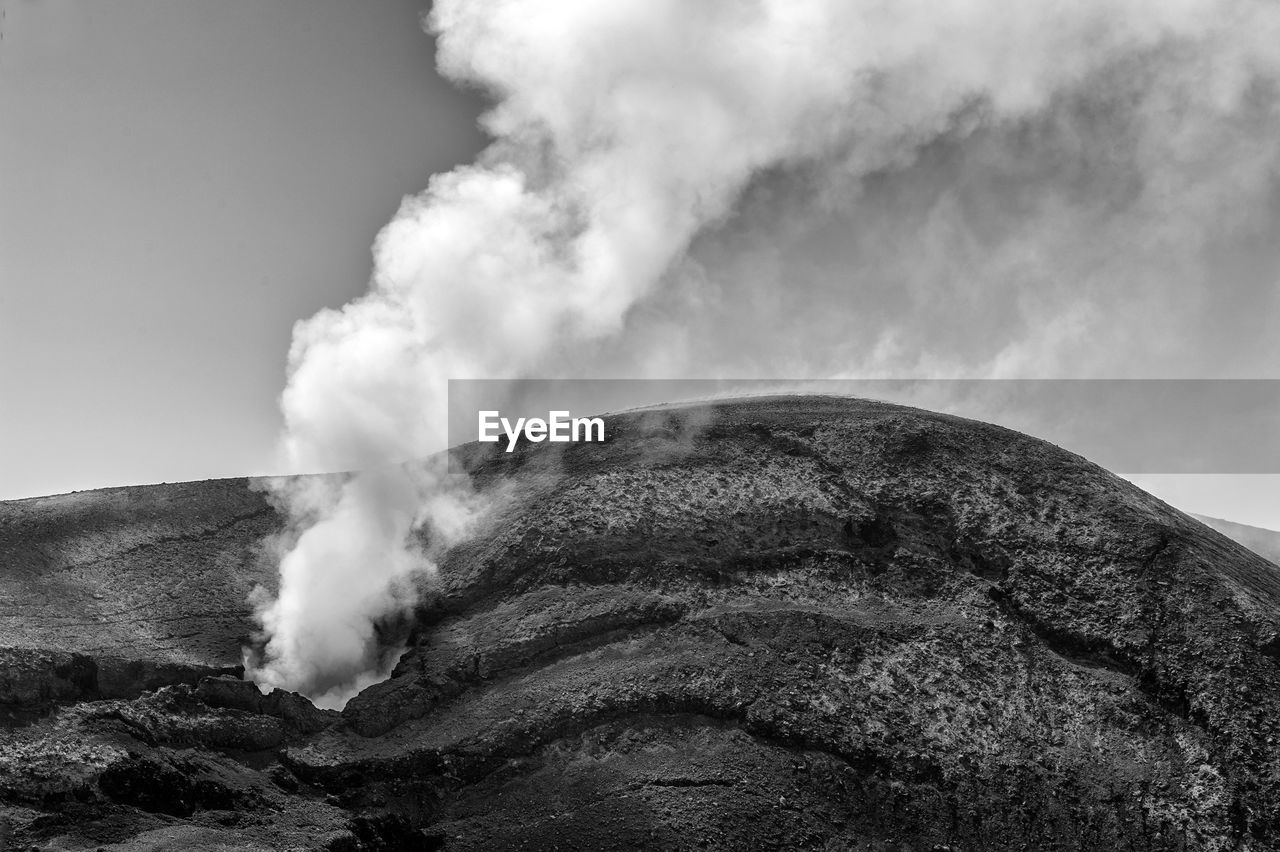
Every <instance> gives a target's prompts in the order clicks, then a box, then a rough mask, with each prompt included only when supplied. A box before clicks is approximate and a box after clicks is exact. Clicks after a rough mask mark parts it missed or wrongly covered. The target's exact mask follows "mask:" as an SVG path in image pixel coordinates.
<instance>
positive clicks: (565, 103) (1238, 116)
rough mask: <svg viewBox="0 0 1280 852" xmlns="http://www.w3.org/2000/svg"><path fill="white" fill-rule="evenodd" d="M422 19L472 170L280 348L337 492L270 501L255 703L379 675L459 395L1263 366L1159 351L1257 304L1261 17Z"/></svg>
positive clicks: (1131, 9) (765, 3) (979, 3)
mask: <svg viewBox="0 0 1280 852" xmlns="http://www.w3.org/2000/svg"><path fill="white" fill-rule="evenodd" d="M429 24H430V26H431V28H432V29H433V30H434V31H435V32H436V33H437V35H438V38H439V41H438V45H439V62H440V68H441V70H442V71H443V73H445V74H446V75H448V76H450V77H452V78H453V79H455V80H457V81H458V82H459V83H460V84H463V85H469V86H477V87H480V88H481V89H482V90H484V91H485V92H487V93H488V94H489V95H490V96H491V97H492V98H493V99H494V101H495V104H496V105H495V107H494V108H493V110H492V111H491V112H490V113H489V114H488V115H487V117H486V119H485V126H486V128H487V129H488V131H489V132H490V133H491V134H492V135H493V137H494V140H495V141H494V142H493V144H492V146H491V147H490V148H489V150H488V151H486V152H485V153H484V154H483V155H482V157H481V158H480V160H479V162H478V163H477V164H475V165H473V166H468V167H465V168H460V169H457V170H455V171H453V172H451V173H449V174H445V175H439V176H437V177H435V178H433V179H432V181H431V184H430V186H429V187H428V188H427V190H426V191H425V192H423V193H422V194H421V195H418V196H415V197H412V198H407V199H406V200H405V202H404V204H403V206H402V207H401V209H400V211H399V213H398V214H397V216H396V218H395V219H394V221H392V222H391V223H390V224H389V225H388V226H387V227H386V228H385V229H384V230H383V232H382V233H381V234H380V236H379V237H378V241H377V244H376V246H375V250H374V254H375V269H374V273H373V278H372V282H371V285H370V290H369V292H368V294H366V295H365V296H364V297H362V298H361V299H359V300H357V301H355V302H353V303H351V304H349V305H347V306H346V307H344V308H343V309H342V310H340V311H325V312H322V313H320V314H318V315H317V316H315V317H313V318H312V319H310V320H307V321H305V322H301V323H299V324H298V326H297V327H296V329H295V333H294V342H293V347H292V350H291V352H290V359H289V381H288V386H287V388H286V390H285V392H284V395H283V398H282V403H283V409H284V414H285V419H286V430H287V431H286V436H285V442H284V443H285V453H286V456H287V463H288V465H289V466H290V467H291V468H292V469H295V470H336V469H344V470H357V471H360V473H357V474H355V475H353V476H351V477H348V478H345V479H344V480H342V481H341V482H338V481H336V480H324V481H319V480H317V481H316V482H313V483H311V484H309V485H306V486H304V487H300V488H295V489H294V491H291V492H290V493H288V494H284V495H283V496H284V497H285V498H286V502H287V504H288V506H289V510H290V514H291V517H292V518H293V520H294V526H293V531H292V534H291V536H290V537H289V539H288V540H287V544H288V545H289V549H288V552H287V554H286V555H284V556H283V559H282V563H281V586H280V590H279V594H278V596H277V597H276V599H275V600H273V601H271V600H268V601H263V603H262V609H261V619H262V623H263V626H264V629H265V631H266V634H267V635H268V637H269V642H268V644H267V645H266V647H265V652H264V654H263V655H262V656H261V657H260V658H255V659H254V660H253V661H252V666H251V669H252V671H251V675H252V676H253V677H254V678H255V679H257V680H258V681H259V682H261V683H264V684H272V685H280V686H285V687H288V688H293V689H300V690H303V691H306V692H308V693H311V694H314V695H324V696H325V697H326V700H328V701H330V702H331V703H341V702H342V701H343V700H345V698H346V697H347V696H349V695H350V694H351V693H352V692H353V691H354V690H356V689H358V688H359V687H360V686H361V685H363V684H364V683H366V682H368V680H369V679H371V678H376V677H378V676H379V675H380V672H381V671H382V670H384V669H385V666H386V665H387V663H388V660H387V659H386V658H385V656H379V655H380V653H381V652H380V650H379V649H380V647H381V646H380V643H379V639H378V632H377V627H376V626H375V625H378V624H379V622H380V620H382V619H385V618H386V617H388V616H393V615H394V614H396V613H397V612H401V611H403V609H404V607H406V606H408V605H409V603H410V602H411V600H412V594H413V593H412V589H413V580H414V578H415V577H419V578H420V577H422V576H428V575H429V573H430V570H431V565H432V554H433V549H434V548H439V547H444V546H447V544H448V542H449V541H451V540H453V539H454V538H455V537H456V536H458V535H462V534H465V530H466V528H467V524H468V522H469V520H470V519H471V518H472V517H473V515H474V512H475V511H476V508H477V504H476V503H475V502H474V498H473V497H471V496H469V494H468V492H467V491H466V489H465V486H463V485H459V484H457V483H454V482H451V481H449V480H448V478H447V477H445V476H444V475H443V474H441V473H439V472H430V471H424V470H423V469H422V467H421V466H420V465H417V464H404V463H405V462H412V461H414V460H420V459H423V458H425V457H426V456H427V455H428V454H430V453H431V452H433V451H436V450H438V449H441V448H442V446H443V441H444V422H445V392H446V380H447V379H449V378H480V377H504V378H507V377H518V376H521V375H553V374H572V373H575V372H576V373H579V374H580V373H583V372H595V373H597V374H601V373H604V374H612V375H631V376H636V375H641V376H643V375H690V374H692V375H707V376H710V375H733V374H737V375H741V376H746V375H763V376H797V377H800V376H815V375H832V374H843V375H850V374H873V373H874V374H882V375H883V374H892V373H898V374H900V375H913V374H914V375H928V376H939V375H1014V374H1019V373H1020V374H1024V375H1062V374H1064V373H1070V372H1072V371H1075V372H1077V373H1081V374H1087V375H1100V374H1105V373H1108V372H1111V373H1113V374H1121V373H1123V374H1127V375H1140V374H1144V373H1149V372H1151V371H1153V370H1160V369H1163V368H1167V369H1170V370H1172V371H1173V372H1174V373H1175V374H1181V375H1187V374H1188V367H1187V366H1186V364H1187V363H1188V362H1189V361H1190V360H1192V359H1193V357H1194V356H1196V355H1197V354H1198V356H1199V358H1200V361H1199V362H1197V363H1199V364H1200V365H1201V366H1199V367H1197V370H1200V369H1208V370H1211V371H1212V370H1222V369H1231V368H1233V367H1232V365H1233V364H1234V365H1235V366H1234V369H1236V370H1237V372H1239V371H1248V370H1249V369H1250V367H1249V366H1248V365H1250V364H1254V363H1257V361H1255V360H1245V359H1240V358H1239V357H1238V353H1239V349H1240V347H1242V346H1244V347H1249V351H1250V354H1251V355H1252V356H1258V355H1259V354H1280V352H1277V351H1276V350H1275V349H1274V343H1272V342H1268V341H1273V340H1275V339H1276V337H1274V336H1271V335H1270V334H1268V332H1269V331H1272V330H1274V329H1267V328H1264V327H1262V325H1259V324H1255V325H1254V327H1253V328H1252V329H1251V330H1252V332H1253V333H1252V334H1251V335H1250V336H1249V337H1248V339H1247V340H1242V339H1237V340H1236V341H1235V351H1236V353H1237V355H1236V356H1232V355H1231V354H1230V352H1229V351H1214V352H1208V350H1207V349H1205V347H1196V346H1192V345H1188V343H1187V341H1186V340H1185V339H1179V338H1178V337H1177V336H1176V335H1178V334H1182V333H1186V332H1187V331H1188V330H1190V329H1193V328H1194V326H1193V325H1192V322H1193V321H1195V322H1197V323H1203V322H1209V323H1214V322H1218V323H1221V322H1223V321H1224V320H1223V317H1222V316H1219V315H1217V314H1215V313H1214V311H1215V308H1214V307H1213V305H1214V304H1216V303H1215V302H1213V301H1212V300H1211V299H1210V298H1209V296H1210V295H1211V294H1212V293H1213V290H1214V288H1222V287H1236V288H1237V289H1239V290H1240V291H1241V292H1242V293H1244V294H1245V297H1242V298H1243V301H1241V302H1238V303H1237V304H1244V303H1245V302H1247V303H1248V308H1247V311H1248V313H1249V314H1250V315H1255V314H1258V311H1259V307H1258V305H1259V302H1260V301H1263V300H1265V299H1274V294H1275V290H1276V287H1275V284H1276V280H1277V279H1276V268H1277V267H1276V252H1275V249H1274V246H1275V245H1276V244H1277V241H1276V239H1275V237H1276V236H1277V234H1276V224H1277V217H1276V215H1275V214H1276V209H1277V206H1278V202H1277V198H1278V197H1280V192H1278V191H1277V186H1278V185H1280V184H1278V181H1277V160H1278V157H1277V151H1276V144H1275V140H1276V139H1277V138H1280V136H1278V135H1277V133H1276V131H1277V130H1278V129H1280V127H1277V125H1278V124H1280V120H1278V118H1280V115H1278V111H1277V103H1278V100H1277V94H1276V93H1277V88H1276V87H1277V68H1278V67H1280V48H1277V47H1276V45H1278V44H1280V6H1278V5H1277V4H1276V3H1274V2H1270V0H1169V2H1160V3H1154V2H1150V0H1075V2H1070V3H1061V2H1049V1H1048V0H1045V2H1034V1H1033V2H1021V3H1009V2H1002V1H1001V0H966V2H955V3H948V2H943V3H940V2H933V0H900V2H882V0H754V2H752V1H751V0H705V2H703V0H698V2H693V0H682V2H676V0H609V2H600V0H441V2H437V4H436V6H435V8H434V10H433V12H432V14H431V16H430V18H429ZM1224 276H1225V277H1224ZM1242 310H1243V309H1242ZM1258 315H1262V314H1258ZM1271 315H1272V316H1274V313H1272V314H1271ZM1171 335H1172V338H1170V336H1171ZM1220 337H1221V335H1219V338H1220ZM1268 347H1270V348H1268ZM1189 352H1190V353H1191V355H1187V353H1189ZM1206 353H1208V355H1206ZM1209 355H1211V356H1212V357H1208V356H1209ZM1233 357H1235V358H1236V360H1235V361H1233V360H1232V358H1233ZM1118 358H1119V359H1123V360H1122V361H1117V360H1116V359H1118ZM1206 363H1207V364H1208V365H1209V366H1208V367H1204V366H1203V365H1204V364H1206ZM1272 363H1274V360H1273V361H1272ZM584 364H589V365H592V366H591V368H590V369H589V370H588V369H587V368H584V366H583V365H584ZM1167 365H1174V366H1172V367H1168V366H1167ZM1241 365H1244V366H1241ZM1192 372H1195V371H1192Z"/></svg>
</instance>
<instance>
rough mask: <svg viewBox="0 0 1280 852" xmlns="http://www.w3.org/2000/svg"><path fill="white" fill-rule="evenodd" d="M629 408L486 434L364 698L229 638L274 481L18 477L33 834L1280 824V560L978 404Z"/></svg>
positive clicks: (874, 840)
mask: <svg viewBox="0 0 1280 852" xmlns="http://www.w3.org/2000/svg"><path fill="white" fill-rule="evenodd" d="M608 431H609V436H610V440H609V442H608V443H607V444H604V445H576V446H571V447H569V448H568V449H567V450H564V451H562V452H561V451H558V450H559V447H556V448H555V450H553V449H552V447H551V446H549V445H542V446H540V447H538V448H535V449H533V450H531V451H523V450H522V451H519V452H517V453H514V454H511V455H506V454H502V453H493V452H487V450H489V449H490V448H488V447H486V448H485V449H486V452H482V451H481V450H479V449H478V448H476V447H471V448H468V450H467V451H466V453H467V460H466V463H467V464H468V465H469V466H470V467H471V468H472V470H473V471H474V472H475V477H476V481H477V483H478V485H479V487H481V488H483V489H489V490H491V491H492V492H493V493H495V494H498V493H501V494H502V495H503V496H502V497H501V499H499V500H498V501H497V502H496V505H495V507H494V509H493V511H492V513H491V515H490V516H489V518H488V520H487V522H486V524H485V527H484V529H483V530H482V531H481V532H480V534H479V535H478V536H477V537H476V538H475V539H474V540H473V541H472V542H470V543H469V544H466V545H464V546H460V547H458V548H455V549H454V550H453V551H452V552H451V553H450V554H449V555H448V557H447V559H446V560H445V564H444V566H443V568H442V571H441V573H440V578H439V580H438V581H437V582H436V583H435V584H434V585H431V586H428V587H424V589H423V600H422V604H421V606H420V608H419V611H418V613H417V620H416V627H415V629H414V634H413V636H412V639H411V644H410V647H409V649H408V651H407V652H406V653H405V655H404V657H403V658H402V660H401V662H400V665H399V666H398V668H397V669H396V672H395V675H394V676H393V677H392V679H391V680H389V681H387V682H385V683H383V684H379V685H377V686H375V687H372V688H370V689H368V690H366V691H365V692H364V693H362V694H361V695H360V696H358V697H357V698H355V699H354V700H353V701H352V702H351V703H350V704H349V705H348V706H347V708H346V710H344V711H343V712H342V713H341V714H337V713H330V712H322V711H318V710H316V709H315V708H313V707H312V706H311V705H310V704H309V702H306V701H305V699H301V698H300V697H298V696H293V695H287V694H284V693H279V692H277V693H273V694H272V695H270V696H265V697H264V696H261V695H259V694H258V693H257V691H256V689H255V688H253V687H252V686H249V685H247V684H244V683H242V682H241V681H239V680H237V679H236V678H235V677H233V676H227V675H223V676H221V677H205V676H202V675H205V674H208V673H209V672H208V671H207V670H216V669H219V668H223V667H228V666H233V665H234V664H235V661H236V659H237V658H238V649H239V646H240V643H241V642H243V641H247V639H248V636H249V632H250V629H251V628H250V624H249V622H248V620H247V608H246V606H245V605H244V603H243V601H244V595H245V592H246V591H247V588H248V586H249V585H251V584H252V582H253V581H254V580H255V579H257V578H261V577H262V572H261V568H260V567H259V566H260V561H259V560H258V559H257V557H256V550H255V548H256V545H257V542H258V541H259V540H260V539H261V538H262V536H264V535H266V534H268V533H270V532H271V530H272V529H273V528H274V525H275V524H276V523H277V521H276V519H275V517H274V514H273V513H272V512H271V509H270V508H269V507H268V506H267V504H266V503H265V502H264V501H262V500H261V498H260V497H258V496H257V495H256V494H254V493H253V492H251V491H249V490H248V488H247V486H246V483H244V482H243V481H229V482H211V483H200V484H192V485H183V486H158V487H154V488H142V489H128V490H125V491H123V492H120V491H112V492H98V493H91V494H85V495H73V496H70V497H60V498H48V499H47V500H44V501H21V502H18V503H10V504H0V554H3V556H2V559H3V561H2V562H0V570H2V572H3V573H2V574H0V583H3V587H2V588H3V589H4V591H5V597H4V598H0V600H3V601H4V603H3V604H2V605H3V606H4V607H5V609H4V610H3V611H0V618H3V621H2V622H0V624H3V629H4V630H5V634H4V638H3V642H4V643H5V644H7V645H10V646H11V650H7V651H4V652H3V653H4V654H6V655H8V656H7V657H5V658H3V659H2V660H0V689H3V694H2V695H0V700H2V701H4V702H5V704H6V706H7V708H8V710H9V716H10V724H11V727H10V728H9V729H8V730H7V731H0V801H3V802H4V803H5V804H4V805H3V806H2V807H0V813H2V814H3V816H4V818H5V819H7V821H8V824H9V825H10V828H11V831H12V832H13V834H12V837H11V842H13V843H14V844H15V845H17V846H18V848H23V847H28V848H29V847H31V846H36V847H40V848H90V849H96V848H101V847H105V848H128V849H189V848H261V849H276V848H281V849H284V848H297V849H359V848H369V849H374V848H390V849H400V848H404V849H457V850H488V849H512V848H514V849H530V850H538V849H542V850H551V849H566V850H567V849H599V848H619V849H631V848H649V849H707V848H711V849H770V848H772V849H821V850H836V849H856V850H922V852H923V850H966V852H969V851H970V850H972V852H978V850H1002V849H1010V850H1012V849H1019V850H1022V849H1025V850H1068V849H1070V850H1110V849H1124V850H1182V849H1196V850H1199V849H1205V850H1226V849H1240V850H1268V849H1275V848H1280V639H1278V638H1277V632H1278V630H1280V568H1277V567H1276V566H1275V565H1273V564H1271V563H1270V562H1268V561H1266V560H1264V559H1262V558H1260V557H1258V556H1257V555H1255V554H1253V553H1251V552H1250V551H1247V550H1245V549H1244V548H1243V547H1241V546H1239V545H1237V544H1235V543H1233V542H1232V541H1230V540H1229V539H1227V538H1225V537H1223V536H1221V535H1219V534H1218V533H1215V532H1213V531H1211V530H1209V529H1208V528H1206V527H1204V526H1202V525H1200V524H1199V523H1197V522H1195V521H1193V520H1191V519H1190V518H1188V517H1187V516H1185V515H1183V514H1181V513H1179V512H1176V511H1174V510H1172V509H1170V508H1168V507H1167V506H1165V505H1163V504H1162V503H1160V502H1158V501H1156V500H1155V499H1153V498H1151V497H1149V496H1147V495H1145V494H1144V493H1142V492H1140V491H1138V490H1137V489H1136V488H1134V487H1133V486H1131V485H1129V484H1128V483H1126V482H1124V481H1122V480H1120V479H1117V478H1116V477H1113V476H1111V475H1110V474H1108V473H1106V472H1104V471H1102V470H1100V469H1099V468H1097V467H1095V466H1094V465H1092V464H1090V463H1089V462H1087V461H1085V460H1083V459H1081V458H1079V457H1076V456H1073V455H1071V454H1070V453H1066V452H1064V451H1062V450H1060V449H1057V448H1055V447H1052V446H1050V445H1047V444H1044V443H1041V442H1038V441H1035V440H1032V439H1030V438H1026V437H1024V436H1021V435H1018V434H1016V433H1012V432H1009V431H1007V430H1003V429H999V428H996V427H992V426H986V425H982V424H977V423H973V422H969V421H963V420H959V419H956V418H950V417H944V416H940V415H933V414H928V413H925V412H919V411H914V410H909V409H903V408H898V407H894V406H889V405H881V404H874V403H867V402H859V401H850V400H833V399H823V398H799V399H796V398H791V399H771V400H756V401H750V402H738V403H726V404H720V405H715V406H707V407H699V408H684V409H670V410H664V411H654V412H649V413H645V414H636V415H626V416H620V417H615V418H612V419H610V421H609V427H608ZM116 661H123V662H116ZM130 666H132V667H133V668H130ZM118 672H124V674H117V673H118ZM130 672H133V673H134V674H133V675H130V674H129V673H130ZM160 683H166V684H168V685H165V686H161V687H159V688H157V686H158V685H159V684H160Z"/></svg>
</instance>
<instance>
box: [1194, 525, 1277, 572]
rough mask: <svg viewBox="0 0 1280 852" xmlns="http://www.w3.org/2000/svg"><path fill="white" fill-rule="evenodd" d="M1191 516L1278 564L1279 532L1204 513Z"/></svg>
mask: <svg viewBox="0 0 1280 852" xmlns="http://www.w3.org/2000/svg"><path fill="white" fill-rule="evenodd" d="M1192 517H1193V518H1195V519H1196V520H1197V521H1199V522H1200V523H1202V524H1204V525H1206V526H1210V527H1213V528H1214V529H1215V530H1217V531H1218V532H1220V533H1222V534H1223V535H1225V536H1227V537H1228V538H1231V539H1234V540H1235V541H1238V542H1240V543H1241V544H1243V545H1244V546H1245V547H1247V548H1249V549H1250V550H1252V551H1253V552H1254V553H1256V554H1258V555H1259V556H1262V557H1263V558H1265V559H1267V560H1268V561H1270V562H1271V563H1273V564H1275V565H1277V566H1280V532H1277V531H1275V530H1269V529H1266V528H1264V527H1251V526H1247V525H1245V524H1237V523H1233V522H1231V521H1224V520H1222V519H1221V518H1210V517H1208V516H1206V515H1192Z"/></svg>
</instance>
